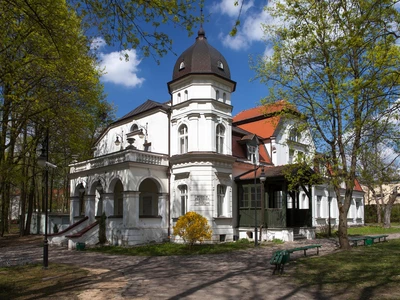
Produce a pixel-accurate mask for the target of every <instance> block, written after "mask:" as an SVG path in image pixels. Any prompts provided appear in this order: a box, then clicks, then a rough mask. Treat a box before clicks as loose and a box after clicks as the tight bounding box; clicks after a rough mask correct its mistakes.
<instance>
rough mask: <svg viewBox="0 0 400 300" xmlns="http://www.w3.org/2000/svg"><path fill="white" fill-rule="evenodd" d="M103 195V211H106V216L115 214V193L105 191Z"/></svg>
mask: <svg viewBox="0 0 400 300" xmlns="http://www.w3.org/2000/svg"><path fill="white" fill-rule="evenodd" d="M101 196H102V197H103V211H104V212H105V213H106V216H107V217H109V216H113V215H114V194H113V193H103V194H102V195H101Z"/></svg>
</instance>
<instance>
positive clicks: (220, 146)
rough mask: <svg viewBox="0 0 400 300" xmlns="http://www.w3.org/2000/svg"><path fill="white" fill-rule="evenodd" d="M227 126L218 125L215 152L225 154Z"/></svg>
mask: <svg viewBox="0 0 400 300" xmlns="http://www.w3.org/2000/svg"><path fill="white" fill-rule="evenodd" d="M225 132H226V130H225V126H224V125H222V124H218V125H217V127H216V128H215V150H216V151H215V152H217V153H220V154H224V152H225V151H224V143H225Z"/></svg>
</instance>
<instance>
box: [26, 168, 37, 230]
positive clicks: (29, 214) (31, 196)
mask: <svg viewBox="0 0 400 300" xmlns="http://www.w3.org/2000/svg"><path fill="white" fill-rule="evenodd" d="M33 173H35V168H33ZM35 189H36V185H35V176H32V183H31V186H30V190H29V195H28V211H27V214H26V225H25V232H24V233H25V235H29V234H30V233H31V220H32V213H33V204H34V200H35Z"/></svg>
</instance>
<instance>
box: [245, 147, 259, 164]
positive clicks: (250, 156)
mask: <svg viewBox="0 0 400 300" xmlns="http://www.w3.org/2000/svg"><path fill="white" fill-rule="evenodd" d="M247 160H249V161H251V162H252V163H253V164H256V163H257V147H256V146H252V145H247Z"/></svg>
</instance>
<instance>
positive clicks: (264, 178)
mask: <svg viewBox="0 0 400 300" xmlns="http://www.w3.org/2000/svg"><path fill="white" fill-rule="evenodd" d="M266 179H267V177H266V176H265V173H264V167H263V168H262V169H261V174H260V181H261V182H265V180H266Z"/></svg>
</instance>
